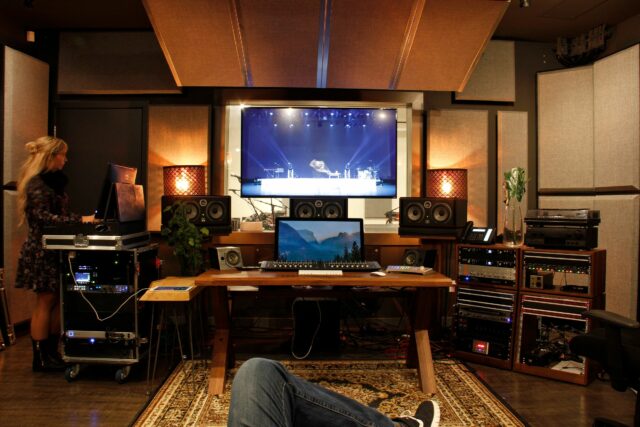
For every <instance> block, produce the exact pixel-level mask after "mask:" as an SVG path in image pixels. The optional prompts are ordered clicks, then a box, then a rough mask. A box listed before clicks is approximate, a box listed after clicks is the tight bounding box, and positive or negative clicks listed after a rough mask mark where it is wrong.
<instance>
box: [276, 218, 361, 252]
mask: <svg viewBox="0 0 640 427" xmlns="http://www.w3.org/2000/svg"><path fill="white" fill-rule="evenodd" d="M363 237H364V236H363V232H362V219H360V218H352V219H337V220H327V219H317V220H313V219H294V218H277V220H276V257H277V259H278V261H343V262H358V261H362V260H363V253H364V252H363V251H364V245H363Z"/></svg>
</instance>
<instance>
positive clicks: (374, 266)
mask: <svg viewBox="0 0 640 427" xmlns="http://www.w3.org/2000/svg"><path fill="white" fill-rule="evenodd" d="M260 268H261V269H263V270H265V271H296V270H342V271H364V272H369V271H377V270H380V264H379V263H378V262H377V261H352V262H339V261H261V262H260Z"/></svg>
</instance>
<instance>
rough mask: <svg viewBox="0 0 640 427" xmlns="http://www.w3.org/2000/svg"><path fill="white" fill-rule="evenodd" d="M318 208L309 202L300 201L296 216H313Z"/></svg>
mask: <svg viewBox="0 0 640 427" xmlns="http://www.w3.org/2000/svg"><path fill="white" fill-rule="evenodd" d="M315 211H316V209H315V208H314V207H313V205H312V204H311V203H309V202H304V203H300V204H299V205H298V206H296V211H295V217H296V218H303V219H304V218H313V217H314V216H315Z"/></svg>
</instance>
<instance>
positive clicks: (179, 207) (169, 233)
mask: <svg viewBox="0 0 640 427" xmlns="http://www.w3.org/2000/svg"><path fill="white" fill-rule="evenodd" d="M186 209H187V207H186V205H185V204H184V203H182V202H176V203H174V204H173V205H172V206H167V207H166V208H165V209H164V210H165V212H168V211H172V212H173V215H172V216H171V218H170V219H169V223H168V224H167V225H166V226H165V227H163V228H162V232H161V234H162V236H163V237H164V238H166V239H167V243H168V244H169V246H171V247H173V253H174V254H175V255H176V256H177V257H178V261H179V262H180V274H181V275H183V276H197V275H198V274H200V273H202V272H203V271H204V269H205V260H206V251H205V249H204V246H203V244H204V243H205V242H206V241H207V240H208V239H209V237H210V234H209V229H208V228H207V227H198V226H197V225H195V224H194V223H192V222H191V221H189V219H188V218H187V212H186Z"/></svg>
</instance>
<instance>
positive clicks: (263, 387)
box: [227, 358, 398, 427]
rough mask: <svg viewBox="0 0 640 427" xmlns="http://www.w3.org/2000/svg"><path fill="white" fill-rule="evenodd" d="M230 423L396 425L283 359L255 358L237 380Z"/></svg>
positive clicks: (259, 426) (253, 426)
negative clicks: (310, 378) (296, 370)
mask: <svg viewBox="0 0 640 427" xmlns="http://www.w3.org/2000/svg"><path fill="white" fill-rule="evenodd" d="M227 425H228V426H231V427H236V426H243V427H266V426H277V427H294V426H302V427H316V426H331V427H341V426H369V427H387V426H388V427H393V426H396V425H398V424H396V423H395V422H393V421H392V420H391V419H389V418H388V417H386V416H384V415H383V414H382V413H380V412H378V411H377V410H375V409H373V408H371V407H369V406H366V405H363V404H362V403H359V402H356V401H355V400H353V399H350V398H348V397H345V396H342V395H340V394H338V393H335V392H333V391H330V390H327V389H325V388H323V387H320V386H318V385H316V384H312V383H310V382H308V381H305V380H303V379H302V378H299V377H296V376H295V375H293V374H291V373H290V372H289V371H287V370H286V369H285V367H284V366H282V365H281V364H280V363H278V362H275V361H273V360H268V359H262V358H254V359H250V360H247V361H246V362H244V363H243V364H242V366H241V367H240V369H239V370H238V373H237V374H236V376H235V379H234V380H233V386H232V389H231V405H230V408H229V418H228V423H227Z"/></svg>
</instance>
